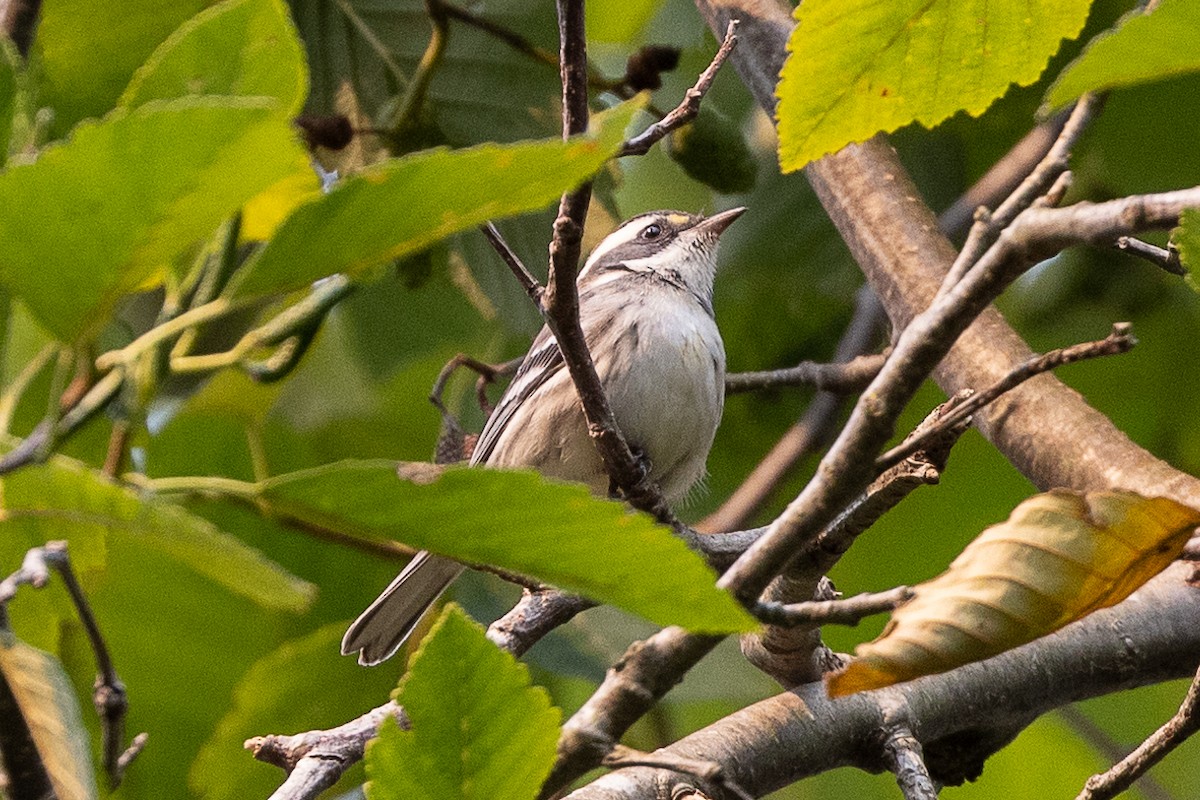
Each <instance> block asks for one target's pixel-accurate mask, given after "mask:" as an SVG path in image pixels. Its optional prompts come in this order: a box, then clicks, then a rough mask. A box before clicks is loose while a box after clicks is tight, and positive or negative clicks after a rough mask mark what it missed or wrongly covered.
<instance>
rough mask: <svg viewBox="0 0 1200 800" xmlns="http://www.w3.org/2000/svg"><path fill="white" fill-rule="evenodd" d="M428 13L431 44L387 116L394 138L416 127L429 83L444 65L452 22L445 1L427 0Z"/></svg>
mask: <svg viewBox="0 0 1200 800" xmlns="http://www.w3.org/2000/svg"><path fill="white" fill-rule="evenodd" d="M425 15H426V16H427V17H429V24H430V26H431V27H432V29H433V30H432V31H431V32H430V35H429V44H428V45H427V46H426V47H425V52H424V53H422V54H421V60H420V61H419V62H417V67H416V69H415V70H413V74H412V80H411V81H410V82H409V84H408V87H407V88H406V89H405V90H404V96H403V97H401V98H400V102H399V103H397V104H396V110H395V112H394V113H393V114H392V117H391V119H390V120H388V134H389V137H390V138H391V139H392V140H393V141H400V140H401V139H402V138H403V137H404V135H405V134H406V133H408V131H409V130H410V129H412V128H414V127H416V125H417V121H418V120H419V119H420V116H421V109H422V107H423V106H424V105H425V96H426V95H427V94H428V92H429V84H430V83H431V82H432V81H433V76H434V75H435V74H436V73H437V71H438V68H439V67H440V66H441V65H442V57H443V56H444V55H445V53H446V45H447V44H448V43H449V39H450V26H449V24H448V23H447V15H446V13H445V10H444V9H443V7H442V5H441V4H440V3H438V2H435V0H426V2H425Z"/></svg>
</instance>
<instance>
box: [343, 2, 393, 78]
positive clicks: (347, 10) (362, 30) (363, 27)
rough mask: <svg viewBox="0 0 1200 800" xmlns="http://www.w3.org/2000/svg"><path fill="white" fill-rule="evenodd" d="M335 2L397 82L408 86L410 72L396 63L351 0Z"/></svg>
mask: <svg viewBox="0 0 1200 800" xmlns="http://www.w3.org/2000/svg"><path fill="white" fill-rule="evenodd" d="M335 2H336V3H337V6H338V9H339V10H340V11H341V12H342V14H344V15H345V17H346V19H348V20H350V24H351V25H353V26H354V27H355V29H356V30H357V31H358V34H359V35H360V36H362V37H363V40H364V41H365V42H366V43H367V44H368V45H369V46H370V48H371V50H372V51H373V52H374V53H375V55H376V57H378V58H379V60H380V61H382V62H383V65H384V67H386V68H387V71H388V74H389V75H391V76H392V78H394V79H395V81H396V83H398V84H399V85H400V86H408V82H409V77H408V73H406V72H405V71H404V70H403V69H402V68H401V67H400V65H399V64H397V63H396V61H395V59H393V58H392V54H391V52H390V51H389V50H388V48H387V45H386V44H384V43H383V41H382V40H381V39H380V38H379V37H378V36H377V35H375V31H373V30H371V26H370V25H368V24H367V23H366V21H365V20H364V19H363V18H362V17H360V16H359V15H358V12H357V11H355V10H354V6H352V5H351V4H350V2H349V0H335Z"/></svg>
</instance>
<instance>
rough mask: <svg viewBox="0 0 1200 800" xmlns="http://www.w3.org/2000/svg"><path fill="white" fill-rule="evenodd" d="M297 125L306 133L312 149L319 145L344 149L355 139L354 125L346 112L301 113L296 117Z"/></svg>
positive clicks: (305, 138)
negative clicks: (327, 113)
mask: <svg viewBox="0 0 1200 800" xmlns="http://www.w3.org/2000/svg"><path fill="white" fill-rule="evenodd" d="M296 127H297V128H299V129H300V131H301V132H302V133H303V134H304V142H305V144H307V145H308V148H309V149H310V150H313V149H315V148H317V147H324V148H326V149H328V150H342V149H343V148H345V147H346V145H348V144H350V142H351V141H352V140H353V139H354V127H353V126H352V125H351V124H350V119H349V118H348V117H346V116H345V115H344V114H330V115H321V114H301V115H300V116H298V117H296Z"/></svg>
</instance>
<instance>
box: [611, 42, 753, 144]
mask: <svg viewBox="0 0 1200 800" xmlns="http://www.w3.org/2000/svg"><path fill="white" fill-rule="evenodd" d="M737 26H738V23H737V20H731V21H730V22H729V26H728V27H727V28H726V29H725V37H724V39H723V40H722V42H721V46H720V47H719V48H718V49H717V54H716V55H714V56H713V59H712V62H711V63H710V64H709V65H708V67H707V68H706V69H705V70H704V72H701V73H700V77H699V78H698V79H697V80H696V84H695V85H694V86H693V87H692V88H690V89H688V90H687V92H686V93H685V94H684V96H683V100H682V101H680V103H679V105H678V106H676V107H675V108H674V109H673V110H672V111H670V112H668V113H667V115H666V116H665V117H663V118H662V119H660V120H659V121H658V122H656V123H654V124H653V125H651V126H650V127H649V128H646V130H644V131H642V132H641V133H639V134H638V135H637V136H634V137H633V138H631V139H629V140H627V141H626V142H625V144H623V145H621V150H620V153H619V155H622V156H640V155H644V154H645V153H647V152H649V150H650V148H651V147H653V146H654V143H655V142H657V141H658V140H659V139H662V138H663V137H664V136H666V135H667V134H668V133H670V132H671V131H673V130H676V129H678V128H682V127H683V126H684V125H686V124H688V123H689V122H691V121H692V120H693V119H695V118H696V115H697V114H698V113H700V101H701V100H703V99H704V95H706V94H708V90H709V88H710V87H711V86H712V83H713V80H714V79H715V78H716V77H717V71H718V70H720V69H721V65H722V64H724V63H725V59H726V58H728V57H729V54H730V53H732V52H733V48H734V47H736V46H737V33H736V31H737Z"/></svg>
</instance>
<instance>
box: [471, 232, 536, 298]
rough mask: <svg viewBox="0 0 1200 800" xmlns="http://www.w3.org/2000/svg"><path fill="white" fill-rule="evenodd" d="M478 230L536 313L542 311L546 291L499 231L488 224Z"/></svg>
mask: <svg viewBox="0 0 1200 800" xmlns="http://www.w3.org/2000/svg"><path fill="white" fill-rule="evenodd" d="M479 230H481V231H482V232H483V235H484V236H485V237H486V238H487V240H488V243H489V244H490V245H491V246H492V249H493V250H495V251H496V252H497V253H498V254H499V255H500V258H501V260H502V261H504V263H505V264H507V265H508V268H509V269H510V270H512V274H513V275H515V276H516V278H517V281H518V282H519V283H520V284H521V288H523V289H524V290H525V294H527V295H529V299H530V300H532V301H533V305H534V306H535V307H536V308H537V310H538V311H541V310H542V295H543V294H545V293H546V290H545V289H544V288H542V285H541V284H540V283H538V279H537V278H535V277H533V273H532V272H530V271H529V269H528V268H527V267H526V266H525V263H524V262H523V261H521V257H520V256H518V255H517V254H516V252H515V251H514V250H513V249H512V248H511V247H509V246H508V242H506V241H505V240H504V237H503V236H501V235H500V231H499V230H498V229H497V228H496V226H495V224H493V223H491V222H489V223H487V224H486V225H482V226H480V228H479Z"/></svg>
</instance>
